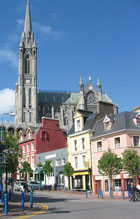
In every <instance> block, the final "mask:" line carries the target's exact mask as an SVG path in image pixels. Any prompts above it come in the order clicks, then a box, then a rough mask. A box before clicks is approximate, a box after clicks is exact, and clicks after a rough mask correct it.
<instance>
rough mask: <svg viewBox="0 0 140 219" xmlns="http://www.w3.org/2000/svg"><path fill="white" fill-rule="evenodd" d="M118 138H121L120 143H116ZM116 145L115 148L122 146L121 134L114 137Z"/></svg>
mask: <svg viewBox="0 0 140 219" xmlns="http://www.w3.org/2000/svg"><path fill="white" fill-rule="evenodd" d="M117 138H118V139H120V143H117V144H116V139H117ZM114 145H115V148H121V138H120V136H117V137H114Z"/></svg>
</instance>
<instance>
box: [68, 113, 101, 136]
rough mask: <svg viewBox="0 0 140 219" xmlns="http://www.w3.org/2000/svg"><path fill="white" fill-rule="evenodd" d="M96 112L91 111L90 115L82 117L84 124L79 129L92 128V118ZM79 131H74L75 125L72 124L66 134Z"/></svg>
mask: <svg viewBox="0 0 140 219" xmlns="http://www.w3.org/2000/svg"><path fill="white" fill-rule="evenodd" d="M96 115H97V113H92V114H90V115H88V117H87V115H86V116H85V117H84V118H85V125H84V128H83V129H82V130H81V131H86V130H88V129H91V128H92V125H93V123H94V119H95V117H96ZM81 131H78V132H75V125H74V124H73V126H72V128H71V130H70V131H69V133H68V135H72V134H74V133H80V132H81Z"/></svg>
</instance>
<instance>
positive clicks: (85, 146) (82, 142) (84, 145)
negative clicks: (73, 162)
mask: <svg viewBox="0 0 140 219" xmlns="http://www.w3.org/2000/svg"><path fill="white" fill-rule="evenodd" d="M83 139H84V148H83ZM85 149H86V145H85V138H81V150H82V151H84V150H85Z"/></svg>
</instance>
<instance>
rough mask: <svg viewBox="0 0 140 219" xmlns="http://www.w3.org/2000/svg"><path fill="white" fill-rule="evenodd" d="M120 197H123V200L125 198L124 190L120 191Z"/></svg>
mask: <svg viewBox="0 0 140 219" xmlns="http://www.w3.org/2000/svg"><path fill="white" fill-rule="evenodd" d="M122 197H123V200H124V199H125V194H124V190H123V191H122Z"/></svg>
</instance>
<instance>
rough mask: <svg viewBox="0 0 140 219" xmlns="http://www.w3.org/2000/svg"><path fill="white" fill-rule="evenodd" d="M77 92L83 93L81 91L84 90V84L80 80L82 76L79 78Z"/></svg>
mask: <svg viewBox="0 0 140 219" xmlns="http://www.w3.org/2000/svg"><path fill="white" fill-rule="evenodd" d="M79 90H80V91H83V90H84V83H83V80H82V76H80V81H79Z"/></svg>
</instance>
